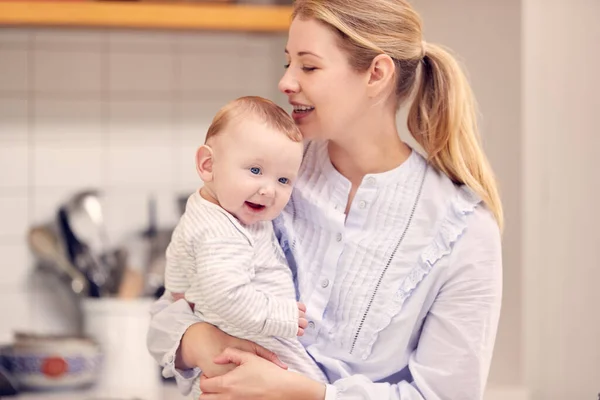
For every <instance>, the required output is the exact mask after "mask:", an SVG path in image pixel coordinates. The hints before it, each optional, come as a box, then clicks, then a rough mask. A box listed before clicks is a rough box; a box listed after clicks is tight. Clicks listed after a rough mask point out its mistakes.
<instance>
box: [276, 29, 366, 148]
mask: <svg viewBox="0 0 600 400" xmlns="http://www.w3.org/2000/svg"><path fill="white" fill-rule="evenodd" d="M338 40H339V39H338V37H337V35H336V33H334V32H333V31H332V29H331V28H329V27H328V26H326V25H325V24H323V23H321V22H318V21H316V20H314V19H308V20H303V19H299V18H295V19H294V21H292V24H291V26H290V31H289V37H288V42H287V47H286V49H285V55H286V59H287V62H286V67H287V70H286V72H285V74H284V75H283V77H282V78H281V81H280V82H279V90H281V91H282V92H283V93H285V94H286V95H287V96H288V99H289V102H290V104H292V105H293V106H294V111H293V112H292V116H293V117H294V120H295V121H296V123H297V124H298V126H299V128H300V130H301V131H302V134H303V135H304V137H305V138H306V139H320V140H336V139H338V138H340V137H341V136H342V135H343V134H344V133H345V132H347V130H348V129H349V128H351V127H352V126H353V121H355V120H356V119H357V118H359V117H360V114H361V112H362V111H363V110H364V107H366V106H367V99H368V96H367V91H366V90H367V84H368V77H367V75H368V74H367V73H366V72H365V73H359V72H357V71H356V70H354V69H352V68H351V67H350V65H349V63H348V57H347V55H346V54H345V53H344V52H343V51H342V50H341V49H340V48H339V46H338Z"/></svg>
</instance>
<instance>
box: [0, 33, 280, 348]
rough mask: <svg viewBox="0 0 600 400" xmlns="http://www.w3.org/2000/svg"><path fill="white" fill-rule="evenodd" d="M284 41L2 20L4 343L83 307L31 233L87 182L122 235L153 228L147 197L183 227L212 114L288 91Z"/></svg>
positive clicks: (65, 321)
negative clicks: (31, 241)
mask: <svg viewBox="0 0 600 400" xmlns="http://www.w3.org/2000/svg"><path fill="white" fill-rule="evenodd" d="M284 41H285V36H284V35H260V34H252V35H250V34H233V33H232V34H214V33H213V34H211V33H192V32H183V33H163V32H139V31H137V32H136V31H118V30H110V31H109V30H67V29H58V30H50V29H48V30H46V29H6V28H4V29H0V255H1V256H2V257H1V258H0V260H1V261H0V321H1V323H0V343H3V342H6V341H8V340H10V338H11V332H12V331H13V330H14V329H34V330H38V331H47V332H48V331H49V332H61V331H64V330H68V329H71V328H72V325H70V323H69V321H70V320H72V318H71V316H70V315H69V314H72V313H73V312H74V310H71V309H69V307H68V306H66V304H68V302H65V301H64V299H62V302H61V299H57V298H56V297H57V296H56V293H57V291H56V290H54V288H53V287H52V286H51V285H50V284H49V282H48V281H47V280H42V279H41V278H40V277H39V276H37V275H33V274H32V268H31V264H32V260H31V257H30V256H29V252H28V249H27V247H26V245H25V233H26V230H27V228H28V227H29V226H30V225H32V224H36V223H43V222H46V221H49V220H50V219H52V218H54V215H55V212H56V210H57V207H58V206H59V205H60V203H61V202H62V201H64V200H65V199H66V198H67V196H69V195H70V194H72V193H74V192H75V191H77V190H80V189H82V188H101V189H102V190H103V191H104V193H105V201H104V203H105V206H106V209H105V214H106V215H105V217H106V224H107V226H108V229H109V233H110V238H111V239H112V240H113V241H114V242H115V243H118V242H120V241H121V240H124V239H125V238H127V237H128V236H131V235H133V234H135V233H136V232H139V231H140V230H142V229H144V228H145V227H146V226H147V223H148V217H147V214H148V210H147V203H148V199H149V197H150V196H155V198H156V200H157V206H158V222H159V225H161V226H171V225H172V224H174V223H175V222H176V219H177V216H178V214H177V204H176V198H177V196H179V195H186V194H189V193H190V192H191V191H192V190H193V189H194V188H195V187H196V186H197V185H198V179H197V178H196V174H195V167H194V163H193V156H194V152H195V149H196V148H197V146H198V145H199V144H201V143H202V142H203V140H204V133H205V131H206V128H207V127H208V125H209V124H210V121H211V119H212V116H213V115H214V113H215V112H216V110H217V109H218V108H219V107H220V106H222V105H223V104H224V103H225V102H227V101H228V100H230V99H233V98H235V97H237V96H241V95H245V94H257V95H262V96H265V97H270V98H274V97H277V94H276V91H277V85H276V84H277V81H278V78H279V76H280V74H281V72H282V71H283V67H282V66H283V64H284V62H285V59H284V56H283V43H284ZM280 99H281V98H280ZM40 280H41V281H40ZM65 313H66V314H67V315H64V314H65Z"/></svg>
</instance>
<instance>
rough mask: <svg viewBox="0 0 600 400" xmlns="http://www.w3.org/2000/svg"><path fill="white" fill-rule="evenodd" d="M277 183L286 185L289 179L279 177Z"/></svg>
mask: <svg viewBox="0 0 600 400" xmlns="http://www.w3.org/2000/svg"><path fill="white" fill-rule="evenodd" d="M279 183H283V184H284V185H287V184H288V183H290V180H289V179H288V178H279Z"/></svg>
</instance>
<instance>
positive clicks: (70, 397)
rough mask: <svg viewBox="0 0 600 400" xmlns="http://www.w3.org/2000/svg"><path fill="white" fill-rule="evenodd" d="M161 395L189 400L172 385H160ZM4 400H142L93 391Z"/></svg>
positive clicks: (33, 394)
mask: <svg viewBox="0 0 600 400" xmlns="http://www.w3.org/2000/svg"><path fill="white" fill-rule="evenodd" d="M162 389H163V394H162V397H160V398H159V399H160V400H191V396H190V397H186V396H184V395H182V394H181V393H179V390H177V386H175V384H174V383H165V384H163V385H162ZM3 399H6V400H11V399H14V400H144V399H127V398H104V397H102V398H99V397H97V395H95V394H94V392H93V391H89V390H88V391H86V390H84V391H60V392H48V393H43V392H27V393H22V394H20V395H18V396H12V397H4V398H3Z"/></svg>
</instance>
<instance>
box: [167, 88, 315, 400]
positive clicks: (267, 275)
mask: <svg viewBox="0 0 600 400" xmlns="http://www.w3.org/2000/svg"><path fill="white" fill-rule="evenodd" d="M302 152H303V145H302V137H301V134H300V132H299V130H298V128H297V127H296V125H295V124H294V121H293V120H292V118H291V117H290V116H289V115H288V114H287V113H286V112H285V111H284V110H283V109H281V108H280V107H279V106H277V105H276V104H275V103H273V102H271V101H269V100H266V99H263V98H260V97H242V98H239V99H237V100H234V101H232V102H230V103H229V104H227V105H226V106H224V107H223V108H222V109H221V110H219V112H218V113H217V114H216V116H215V117H214V119H213V121H212V124H211V126H210V127H209V129H208V132H207V135H206V141H205V144H204V145H203V146H201V147H200V148H199V149H198V151H197V153H196V169H197V171H198V175H199V176H200V178H201V179H202V180H203V181H204V186H203V187H202V188H201V189H200V190H199V191H196V192H195V193H194V194H192V195H191V196H190V197H189V199H188V201H187V204H186V209H185V213H184V215H183V216H182V217H181V220H180V221H179V223H178V224H177V227H176V228H175V231H174V232H173V237H172V239H171V243H170V244H169V247H168V249H167V266H166V274H165V287H166V289H167V290H168V291H170V292H171V293H175V294H177V293H183V294H184V297H185V299H186V300H187V301H188V302H190V303H194V304H195V307H194V312H195V313H196V314H197V315H198V316H200V318H201V319H202V320H203V321H206V322H209V323H211V324H213V325H215V326H217V327H219V328H220V329H221V330H222V331H224V332H226V333H228V334H230V335H232V336H237V337H239V338H242V339H248V340H250V341H253V342H255V343H257V344H259V345H261V346H263V347H265V348H267V349H269V350H271V351H273V352H274V353H275V354H277V355H278V356H279V358H280V359H281V361H283V362H284V363H285V364H287V365H288V367H289V368H290V370H294V371H297V372H300V373H302V374H304V375H306V376H308V377H310V378H312V379H315V380H318V381H321V382H326V378H325V376H324V374H323V373H322V372H321V370H320V369H319V367H318V366H317V365H316V363H315V362H314V361H313V359H312V358H311V357H310V356H309V355H308V353H307V352H306V350H305V349H304V347H303V346H302V345H301V344H300V342H299V340H298V338H297V336H300V335H302V334H303V332H304V328H305V327H306V325H307V321H306V319H305V318H304V311H306V309H305V308H304V305H302V304H301V303H297V302H296V291H295V288H294V283H293V279H292V274H291V271H290V270H289V267H288V265H287V263H286V260H285V257H284V255H283V252H282V250H281V248H280V247H279V243H278V242H277V239H276V237H275V234H274V231H273V227H272V224H271V221H272V220H273V219H274V218H276V217H277V216H278V215H279V214H280V212H281V211H282V210H283V208H284V207H285V205H286V203H287V202H288V200H289V198H290V195H291V192H292V186H293V184H294V180H295V179H296V175H297V173H298V169H299V168H300V163H301V162H302ZM193 387H194V398H195V399H197V398H198V396H199V395H200V387H199V384H198V382H196V383H195V384H194V386H193Z"/></svg>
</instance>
